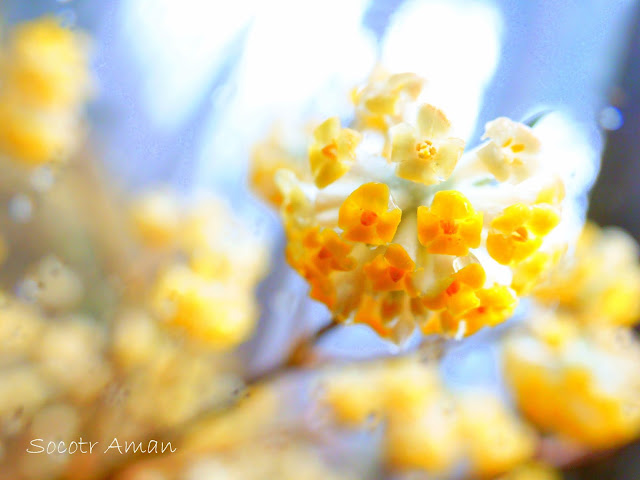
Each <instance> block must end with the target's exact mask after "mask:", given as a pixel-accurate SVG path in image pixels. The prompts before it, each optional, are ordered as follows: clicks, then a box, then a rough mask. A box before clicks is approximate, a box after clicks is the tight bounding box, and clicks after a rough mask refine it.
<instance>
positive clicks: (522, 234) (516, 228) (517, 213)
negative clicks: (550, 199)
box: [487, 203, 560, 265]
mask: <svg viewBox="0 0 640 480" xmlns="http://www.w3.org/2000/svg"><path fill="white" fill-rule="evenodd" d="M559 221H560V216H559V215H558V212H557V211H556V210H555V209H554V208H553V207H552V206H550V205H546V204H539V205H533V206H527V205H524V204H521V203H517V204H514V205H511V206H510V207H507V208H505V209H504V211H503V212H502V213H501V214H500V215H499V216H498V217H496V218H494V219H493V221H492V222H491V232H490V233H489V235H488V236H487V251H488V252H489V254H490V255H491V256H492V257H493V258H494V259H495V260H496V261H497V262H499V263H501V264H503V265H509V264H511V263H518V262H521V261H523V260H525V259H526V258H528V257H529V256H531V255H532V254H533V253H534V252H535V251H537V250H538V249H539V248H540V245H542V240H543V238H544V236H545V235H547V234H548V233H549V232H550V231H551V230H553V229H554V228H555V227H556V225H558V223H559Z"/></svg>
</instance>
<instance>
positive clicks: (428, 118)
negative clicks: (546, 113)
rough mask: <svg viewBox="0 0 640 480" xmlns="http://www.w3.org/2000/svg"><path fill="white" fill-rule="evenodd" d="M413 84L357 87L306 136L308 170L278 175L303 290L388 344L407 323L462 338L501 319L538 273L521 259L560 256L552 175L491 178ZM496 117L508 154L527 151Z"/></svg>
mask: <svg viewBox="0 0 640 480" xmlns="http://www.w3.org/2000/svg"><path fill="white" fill-rule="evenodd" d="M422 86H423V82H422V81H421V80H420V79H419V78H418V77H416V76H415V75H412V74H400V75H386V74H380V73H379V72H378V73H376V74H375V75H374V76H373V77H372V79H371V80H370V82H369V83H368V84H367V85H366V86H364V87H363V88H361V89H359V90H357V91H356V92H355V93H354V95H353V101H354V105H355V109H354V120H353V121H352V123H351V124H349V125H345V126H344V127H343V126H342V125H341V123H340V121H339V120H338V119H337V118H335V117H332V118H329V119H328V120H326V121H325V122H324V123H322V124H320V126H319V127H318V128H317V129H316V130H315V132H314V135H313V139H312V140H311V148H310V150H309V153H310V155H309V169H308V172H307V171H302V170H300V169H299V168H298V166H297V165H298V164H297V163H295V162H292V165H291V167H290V168H284V169H281V170H279V171H278V172H277V173H276V175H275V178H276V180H275V184H276V185H278V187H279V189H280V196H281V201H280V204H279V206H280V212H281V215H282V218H283V223H284V228H285V232H286V235H287V246H286V252H287V260H288V261H289V263H290V264H291V265H292V266H293V267H294V268H295V269H296V271H297V272H298V273H299V274H300V275H301V276H302V277H303V278H305V279H306V280H307V282H308V283H309V285H310V295H311V297H312V298H314V299H316V300H319V301H321V302H323V303H324V304H325V305H326V306H327V307H328V308H329V309H330V311H331V315H332V316H333V318H334V319H335V320H336V321H339V322H344V323H363V324H367V325H369V326H370V327H371V328H372V329H374V330H375V331H376V332H377V333H378V334H380V335H381V336H383V337H385V338H389V339H392V340H393V341H396V342H399V341H401V340H403V339H405V338H407V337H408V336H409V335H410V334H411V333H412V332H413V331H414V330H415V329H417V328H420V329H421V330H422V332H423V333H424V334H438V335H447V336H456V337H463V336H465V335H469V334H471V333H473V332H475V331H477V330H479V329H481V328H483V327H485V326H494V325H497V324H498V323H500V322H502V321H504V320H506V319H507V318H508V317H509V316H510V315H511V313H512V312H513V310H514V309H515V306H516V303H517V300H518V295H524V294H526V293H528V292H530V291H532V290H533V289H534V288H535V287H536V286H537V284H538V283H539V281H541V279H542V276H543V275H542V271H543V270H544V269H543V268H541V265H528V267H529V268H528V270H527V269H525V268H524V267H522V268H521V262H522V261H524V260H527V259H528V258H529V257H530V256H531V255H532V254H533V253H534V252H538V251H539V252H540V254H541V255H542V256H551V257H552V258H553V259H554V260H555V253H554V252H556V251H557V252H561V251H564V250H563V248H562V246H563V245H564V241H563V239H562V238H561V237H558V236H553V235H549V236H548V235H547V234H548V233H549V231H550V230H552V229H553V228H554V227H555V226H556V225H557V224H558V222H559V221H560V219H561V217H560V214H559V212H560V208H559V207H560V203H561V202H562V201H564V200H563V194H564V185H563V179H562V177H561V176H560V174H559V173H558V174H557V175H556V174H552V175H551V177H550V178H551V179H552V180H553V181H554V182H555V183H553V185H551V186H550V182H549V178H547V177H545V178H542V179H540V181H539V182H538V181H537V180H538V179H539V178H538V177H535V178H533V177H532V180H535V181H532V182H529V183H528V184H527V185H528V188H522V189H513V188H512V186H511V185H502V184H499V183H496V182H493V181H492V180H491V179H488V178H487V167H486V165H485V164H484V163H483V162H482V160H481V158H480V156H479V155H478V153H477V152H476V151H472V152H470V153H469V154H465V155H463V148H464V142H463V141H462V140H460V139H458V138H455V137H453V136H452V135H451V133H450V132H451V131H453V128H452V126H451V124H450V122H449V120H448V119H447V117H446V115H445V114H444V112H442V111H441V110H440V109H439V108H437V107H436V106H434V105H433V104H432V103H430V102H424V101H422V99H421V98H420V95H422ZM413 125H415V126H413ZM500 125H502V127H501V126H500ZM505 125H507V124H506V123H505V122H504V121H503V120H499V121H497V122H496V123H494V124H490V125H489V127H488V134H489V135H490V136H491V138H492V139H498V138H499V137H500V135H503V134H504V135H509V136H511V137H513V138H512V140H511V143H510V144H509V145H511V146H512V147H513V148H511V149H510V150H509V151H510V152H512V153H513V152H515V151H517V152H518V153H522V152H523V151H525V153H528V152H529V153H532V154H533V152H534V151H536V148H537V147H536V145H537V144H538V140H537V139H535V138H528V137H527V136H526V135H525V133H526V134H527V135H529V134H530V132H529V130H528V129H526V128H525V129H524V130H522V128H524V127H522V128H520V127H517V128H516V127H513V128H511V127H509V126H508V125H511V124H508V125H507V126H505ZM510 128H511V130H509V129H510ZM512 130H513V132H512ZM505 132H506V133H505ZM523 132H524V133H523ZM531 135H532V134H531ZM500 138H502V137H500ZM360 139H363V141H362V142H361V143H360ZM492 141H493V140H492ZM505 142H506V139H505V140H504V141H503V142H502V143H505ZM513 142H515V143H513ZM519 145H521V146H524V148H523V149H522V150H519V149H520V146H519ZM356 146H357V148H356ZM505 148H506V147H505ZM290 150H291V152H292V153H295V147H294V146H292V148H291V149H290ZM282 157H283V158H284V155H282ZM293 157H295V155H292V158H293ZM296 158H298V157H296ZM496 212H502V213H501V214H498V215H496ZM485 219H487V220H488V221H487V222H485ZM489 220H490V221H489ZM332 232H333V233H332ZM543 238H544V239H545V240H544V244H543ZM521 244H523V245H524V247H523V246H522V245H521ZM542 256H541V257H540V258H542ZM545 258H546V257H545ZM540 262H541V263H544V262H542V260H540ZM550 264H551V263H549V265H550ZM546 265H547V264H546V263H545V266H546ZM538 267H540V268H538ZM525 270H526V271H525ZM512 288H513V289H512Z"/></svg>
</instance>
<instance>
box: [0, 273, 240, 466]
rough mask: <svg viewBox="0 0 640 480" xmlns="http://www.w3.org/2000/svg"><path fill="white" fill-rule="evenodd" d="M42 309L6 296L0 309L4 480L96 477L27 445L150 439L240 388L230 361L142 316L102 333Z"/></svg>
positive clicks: (83, 319) (130, 314) (128, 313)
mask: <svg viewBox="0 0 640 480" xmlns="http://www.w3.org/2000/svg"><path fill="white" fill-rule="evenodd" d="M60 268H66V267H60ZM49 280H51V279H49ZM41 303H42V301H41V300H39V301H38V304H37V305H34V304H27V303H25V302H24V301H21V300H19V299H17V298H14V297H11V296H8V295H4V296H3V297H2V304H1V306H0V351H1V353H0V424H2V425H3V429H2V431H1V432H0V444H1V445H2V446H3V451H4V452H5V454H6V455H7V457H8V458H12V459H13V461H11V462H10V463H9V464H3V467H2V468H3V473H6V474H7V475H11V478H54V477H59V476H62V475H63V474H64V472H72V471H77V470H78V469H82V470H83V471H84V472H85V473H84V474H86V475H87V476H89V477H94V476H95V475H93V474H92V472H94V473H95V474H97V473H98V472H99V471H101V470H103V469H104V468H105V465H104V462H107V459H105V458H100V459H99V460H97V459H96V460H95V461H93V462H92V463H91V464H90V465H87V464H86V461H85V459H83V458H81V457H79V456H77V455H76V456H74V455H69V456H62V457H58V456H52V455H29V454H27V453H25V452H26V448H29V446H30V445H29V441H30V439H33V438H42V439H44V441H45V445H46V443H47V442H49V441H58V440H60V439H65V440H66V441H67V442H69V441H71V439H74V438H78V436H84V437H85V438H86V437H87V435H88V436H90V437H93V438H92V440H93V441H99V442H101V444H102V443H103V442H105V441H106V442H107V444H108V442H110V441H111V440H112V439H113V437H114V436H122V435H125V436H127V437H128V438H130V439H131V440H135V439H144V438H148V437H150V436H153V435H154V432H157V431H159V430H161V431H162V430H165V429H169V428H175V427H177V426H179V425H182V424H184V423H185V422H186V421H188V420H189V419H191V418H193V417H194V416H196V415H197V414H198V413H201V412H202V411H203V410H205V409H208V408H211V407H212V405H213V406H215V405H221V404H224V403H226V402H228V401H229V400H230V399H231V398H233V395H234V393H233V392H234V391H235V390H237V389H238V388H239V387H240V386H241V385H242V380H241V378H240V376H239V374H238V370H239V367H238V366H237V365H235V364H234V363H235V361H234V360H233V359H232V358H230V357H228V356H221V355H220V354H216V353H215V352H212V351H211V349H205V348H202V347H201V346H199V345H197V344H195V343H193V342H188V341H185V340H184V339H180V338H176V337H175V336H174V335H172V334H171V333H170V332H168V331H167V330H166V329H165V328H163V325H162V324H161V323H159V322H157V321H155V320H154V319H153V318H152V317H151V316H150V315H149V314H148V313H147V312H145V311H143V310H123V311H121V312H118V313H117V314H116V315H115V319H114V320H113V322H110V325H103V324H100V323H99V322H97V321H96V320H95V319H93V318H90V317H87V316H86V315H83V314H78V313H70V312H69V311H64V313H62V312H61V311H59V313H57V315H56V316H55V317H51V316H50V314H47V313H46V311H45V310H44V308H45V306H43V307H41V306H40V305H41ZM45 305H47V304H46V302H45ZM58 305H59V304H58ZM58 308H60V307H58ZM76 308H77V307H74V308H73V309H72V310H71V312H74V311H76ZM89 412H92V413H91V414H90V415H87V414H88V413H89ZM125 419H126V421H125ZM154 438H155V437H154ZM96 457H97V456H96ZM5 458H6V457H5Z"/></svg>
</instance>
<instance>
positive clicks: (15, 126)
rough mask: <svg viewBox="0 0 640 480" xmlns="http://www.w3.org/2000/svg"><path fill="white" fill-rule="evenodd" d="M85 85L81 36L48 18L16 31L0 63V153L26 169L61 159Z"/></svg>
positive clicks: (75, 131)
mask: <svg viewBox="0 0 640 480" xmlns="http://www.w3.org/2000/svg"><path fill="white" fill-rule="evenodd" d="M90 86H91V79H90V74H89V61H88V55H87V41H86V39H85V38H84V36H83V35H82V34H80V33H77V32H74V31H71V30H69V29H67V28H64V27H62V26H61V25H60V23H59V21H57V20H55V19H53V18H43V19H38V20H34V21H32V22H26V23H24V24H21V25H19V26H17V27H15V29H14V30H13V31H12V32H10V35H9V45H8V48H7V51H6V53H5V54H4V55H3V56H2V62H1V64H0V153H2V154H4V155H6V156H8V157H10V158H12V159H15V160H18V161H21V162H23V163H25V164H27V165H40V164H42V163H45V162H49V161H54V160H58V161H59V160H62V159H63V158H64V156H65V155H67V154H68V153H70V152H71V150H72V149H73V148H74V147H75V145H76V143H77V139H78V136H79V128H78V124H79V120H80V113H81V112H80V110H81V107H82V106H83V104H84V102H85V101H86V100H87V98H88V96H89V93H90Z"/></svg>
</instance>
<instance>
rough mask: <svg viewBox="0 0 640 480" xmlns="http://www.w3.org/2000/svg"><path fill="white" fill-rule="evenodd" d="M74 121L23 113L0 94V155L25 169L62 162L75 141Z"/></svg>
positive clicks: (38, 112)
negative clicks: (14, 160)
mask: <svg viewBox="0 0 640 480" xmlns="http://www.w3.org/2000/svg"><path fill="white" fill-rule="evenodd" d="M77 135H78V132H77V126H76V125H75V119H74V118H73V117H72V116H70V115H68V114H67V113H66V112H63V113H53V114H52V113H49V112H47V111H41V110H34V109H26V108H24V107H23V106H22V105H20V104H18V103H16V101H15V99H13V98H11V96H10V94H7V93H0V152H2V153H3V154H4V155H6V156H8V157H9V158H14V159H18V160H20V161H21V162H23V163H25V164H26V165H30V166H34V165H41V164H43V163H46V162H49V161H59V160H62V159H63V156H64V154H65V153H67V152H69V151H70V150H72V149H73V147H74V146H75V144H76V139H77Z"/></svg>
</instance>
